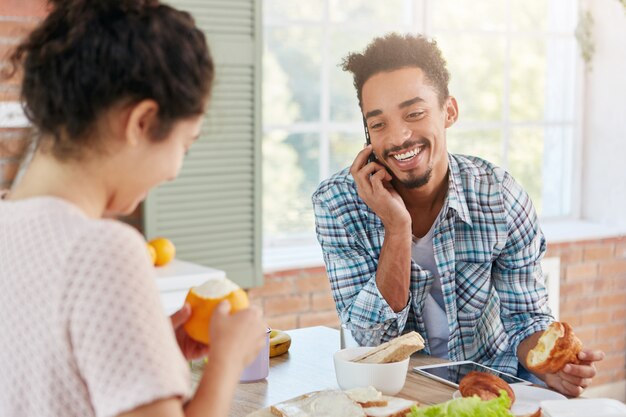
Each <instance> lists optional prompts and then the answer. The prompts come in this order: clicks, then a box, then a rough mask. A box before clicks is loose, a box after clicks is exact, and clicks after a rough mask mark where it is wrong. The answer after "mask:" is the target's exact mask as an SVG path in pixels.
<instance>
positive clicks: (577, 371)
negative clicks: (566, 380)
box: [561, 363, 596, 378]
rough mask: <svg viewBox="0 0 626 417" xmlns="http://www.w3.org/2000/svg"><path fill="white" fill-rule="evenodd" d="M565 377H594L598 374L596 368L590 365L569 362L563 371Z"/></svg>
mask: <svg viewBox="0 0 626 417" xmlns="http://www.w3.org/2000/svg"><path fill="white" fill-rule="evenodd" d="M561 375H562V376H563V377H565V376H570V377H574V378H593V377H594V376H596V368H595V367H594V366H593V365H592V364H590V365H574V364H572V363H568V364H567V365H565V367H564V368H563V371H562V372H561Z"/></svg>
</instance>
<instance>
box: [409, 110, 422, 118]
mask: <svg viewBox="0 0 626 417" xmlns="http://www.w3.org/2000/svg"><path fill="white" fill-rule="evenodd" d="M423 114H424V112H423V111H416V112H413V113H410V114H409V119H417V118H418V117H420V116H421V115H423Z"/></svg>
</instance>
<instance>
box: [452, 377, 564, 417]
mask: <svg viewBox="0 0 626 417" xmlns="http://www.w3.org/2000/svg"><path fill="white" fill-rule="evenodd" d="M511 389H512V390H513V392H514V393H515V402H514V403H513V407H512V408H511V412H512V413H513V414H514V415H516V416H517V415H520V414H530V413H534V412H535V411H537V409H538V408H539V407H540V403H541V401H545V400H566V399H567V398H565V396H564V395H561V394H559V393H558V392H554V391H550V390H549V389H545V388H539V387H533V386H531V385H517V384H512V385H511ZM460 396H461V393H460V392H459V391H458V390H456V391H454V393H453V394H452V398H459V397H460Z"/></svg>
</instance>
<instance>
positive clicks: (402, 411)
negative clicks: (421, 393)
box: [364, 396, 419, 417]
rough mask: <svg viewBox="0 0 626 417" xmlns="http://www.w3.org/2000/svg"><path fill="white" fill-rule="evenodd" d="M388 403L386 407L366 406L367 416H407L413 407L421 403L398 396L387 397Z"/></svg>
mask: <svg viewBox="0 0 626 417" xmlns="http://www.w3.org/2000/svg"><path fill="white" fill-rule="evenodd" d="M383 398H384V399H387V405H386V406H384V407H368V408H365V409H364V410H365V414H367V417H405V416H406V414H407V413H408V412H409V411H411V407H412V406H414V405H419V404H418V403H417V402H415V401H411V400H405V399H404V398H398V397H386V396H383Z"/></svg>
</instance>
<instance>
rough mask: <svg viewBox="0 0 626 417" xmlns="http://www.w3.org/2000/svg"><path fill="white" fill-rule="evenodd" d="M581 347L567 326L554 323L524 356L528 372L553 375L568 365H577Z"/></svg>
mask: <svg viewBox="0 0 626 417" xmlns="http://www.w3.org/2000/svg"><path fill="white" fill-rule="evenodd" d="M582 348H583V345H582V343H581V342H580V340H579V339H578V337H576V335H575V334H574V331H573V330H572V328H571V327H570V325H569V324H567V323H565V322H558V321H555V322H554V323H552V324H551V325H550V326H549V327H548V328H547V329H546V331H545V332H543V334H542V335H541V337H540V338H539V340H538V341H537V345H536V346H535V347H534V348H532V349H531V350H530V351H529V352H528V355H526V365H527V368H528V370H530V371H532V372H535V373H538V374H554V373H557V372H558V371H560V370H561V369H563V367H564V366H565V365H567V364H568V363H573V364H578V363H580V360H579V359H578V354H579V353H580V351H581V350H582Z"/></svg>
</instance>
